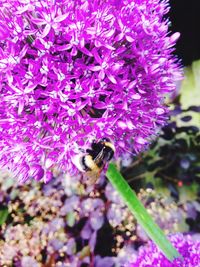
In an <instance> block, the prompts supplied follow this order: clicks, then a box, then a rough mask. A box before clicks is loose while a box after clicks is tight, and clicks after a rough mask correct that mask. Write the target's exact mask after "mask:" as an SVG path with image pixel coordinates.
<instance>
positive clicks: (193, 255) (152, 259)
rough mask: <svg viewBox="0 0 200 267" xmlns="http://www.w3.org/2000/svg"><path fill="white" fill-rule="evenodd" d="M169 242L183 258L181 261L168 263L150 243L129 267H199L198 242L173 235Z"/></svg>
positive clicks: (199, 242)
mask: <svg viewBox="0 0 200 267" xmlns="http://www.w3.org/2000/svg"><path fill="white" fill-rule="evenodd" d="M170 241H171V242H172V244H173V245H174V246H175V247H176V249H177V250H178V251H179V253H180V254H181V255H182V256H183V258H184V259H183V260H181V259H175V260H174V261H173V262H170V261H169V260H168V259H167V258H166V257H165V256H164V255H163V254H162V252H161V251H159V250H158V248H157V247H156V245H154V244H153V243H152V242H151V243H150V245H149V247H142V248H141V249H140V251H139V254H138V257H136V259H135V261H134V262H133V263H131V264H130V265H126V266H129V267H152V266H154V267H158V266H159V267H199V266H200V254H199V251H200V241H199V239H197V240H195V238H194V237H192V236H190V235H186V236H184V235H183V234H175V235H172V236H171V237H170Z"/></svg>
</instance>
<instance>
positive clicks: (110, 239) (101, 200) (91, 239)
mask: <svg viewBox="0 0 200 267" xmlns="http://www.w3.org/2000/svg"><path fill="white" fill-rule="evenodd" d="M0 188H1V189H0V202H1V203H2V204H1V206H0V213H1V214H3V212H4V216H2V217H1V221H0V224H2V225H1V228H0V235H1V236H2V239H1V240H0V251H1V255H0V266H4V265H5V266H11V265H12V264H14V266H22V267H23V266H37V267H38V266H41V265H42V264H43V265H44V264H46V265H48V266H53V265H55V266H58V267H59V266H66V267H67V266H84V264H89V263H91V262H95V266H99V267H100V266H106V267H107V266H113V265H114V264H116V265H118V266H123V264H124V263H125V262H126V261H127V257H129V256H127V255H130V258H131V257H132V255H133V254H136V250H137V248H138V245H142V244H146V242H147V241H148V240H149V239H148V237H147V236H146V234H145V233H144V231H142V230H141V228H140V226H139V225H138V223H137V222H136V220H135V218H134V217H133V216H132V215H131V214H130V212H129V211H128V209H127V207H125V206H124V204H123V203H122V201H121V200H120V198H119V196H118V194H117V192H116V191H115V190H114V188H113V187H112V186H111V185H110V184H104V185H102V186H100V185H99V188H98V190H95V188H94V186H93V188H92V191H91V192H90V193H88V191H86V190H88V188H86V189H84V186H83V184H82V183H80V181H79V179H78V177H77V178H76V179H75V178H70V177H66V176H59V177H57V178H56V179H53V180H52V181H51V182H49V183H48V184H43V183H39V182H35V181H33V180H30V181H29V182H27V183H26V184H25V185H21V186H19V185H18V184H16V183H15V182H14V180H11V179H10V178H9V177H8V176H7V174H4V176H3V174H2V173H0ZM139 198H140V199H141V200H142V201H143V203H144V204H145V206H146V208H147V209H148V210H149V212H150V213H151V214H152V217H153V218H154V219H155V220H156V222H157V223H159V224H160V223H161V225H162V227H163V229H164V231H165V233H169V231H170V232H177V231H183V230H184V231H187V230H188V228H184V229H183V222H184V217H183V215H181V214H183V210H181V208H180V207H179V208H177V207H178V206H176V204H174V203H172V202H171V201H170V200H169V199H167V198H162V199H161V198H160V197H158V194H156V193H155V192H153V191H152V190H147V191H144V190H143V191H141V192H140V194H139ZM3 206H4V210H3V209H2V207H3ZM166 206H168V209H167V210H165V207H166ZM6 207H7V213H6V212H5V209H6ZM6 216H7V217H6ZM2 218H4V219H2ZM158 218H164V219H163V221H161V220H159V219H158ZM2 220H4V222H3V221H2ZM164 222H165V224H164ZM105 244H106V246H105ZM61 263H62V264H61ZM34 264H35V265H34Z"/></svg>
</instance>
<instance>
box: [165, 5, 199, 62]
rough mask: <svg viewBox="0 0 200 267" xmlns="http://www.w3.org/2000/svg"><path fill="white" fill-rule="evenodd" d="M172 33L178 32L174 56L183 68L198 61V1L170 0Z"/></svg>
mask: <svg viewBox="0 0 200 267" xmlns="http://www.w3.org/2000/svg"><path fill="white" fill-rule="evenodd" d="M169 2H170V5H171V10H170V13H169V16H170V20H171V22H172V26H171V30H172V32H176V31H178V32H180V33H181V37H180V39H179V40H178V42H177V46H176V54H177V55H178V57H179V58H181V59H182V64H183V65H184V66H187V65H190V64H191V63H192V61H194V60H196V59H200V38H199V37H200V1H199V0H189V1H188V0H170V1H169Z"/></svg>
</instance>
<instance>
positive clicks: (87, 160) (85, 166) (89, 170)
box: [75, 138, 115, 184]
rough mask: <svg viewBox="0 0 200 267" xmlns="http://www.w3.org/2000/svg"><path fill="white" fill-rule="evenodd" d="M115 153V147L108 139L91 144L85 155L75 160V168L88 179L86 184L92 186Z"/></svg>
mask: <svg viewBox="0 0 200 267" xmlns="http://www.w3.org/2000/svg"><path fill="white" fill-rule="evenodd" d="M114 153H115V146H114V145H113V144H112V143H111V141H110V139H108V138H103V139H101V140H100V141H98V142H93V143H92V145H91V148H90V149H86V154H84V155H82V156H79V157H78V158H77V159H76V162H75V165H76V167H77V168H78V169H79V170H80V171H81V172H83V173H85V175H86V177H87V178H88V184H94V183H95V182H96V181H97V179H98V178H99V176H100V174H101V172H102V170H103V168H104V167H105V165H106V163H107V162H109V161H110V160H111V159H112V157H113V156H114Z"/></svg>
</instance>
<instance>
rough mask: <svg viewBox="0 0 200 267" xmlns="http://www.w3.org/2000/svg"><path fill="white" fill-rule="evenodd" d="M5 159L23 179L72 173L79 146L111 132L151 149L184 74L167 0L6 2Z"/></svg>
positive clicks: (124, 146)
mask: <svg viewBox="0 0 200 267" xmlns="http://www.w3.org/2000/svg"><path fill="white" fill-rule="evenodd" d="M0 9H1V11H0V99H1V107H0V133H1V135H0V150H1V153H0V166H1V167H5V166H7V167H8V168H9V169H10V170H11V171H13V172H14V174H15V175H16V176H18V177H19V179H20V180H21V181H25V180H26V179H28V178H29V177H34V178H35V179H36V180H40V179H44V181H45V182H47V181H49V180H50V179H51V178H52V176H53V174H52V169H54V168H59V169H60V170H62V171H68V172H69V173H73V172H74V171H76V168H75V167H74V165H73V161H72V159H73V157H74V155H75V154H77V153H79V152H80V148H81V149H82V150H84V149H86V148H87V147H88V146H89V145H90V144H91V142H92V141H93V140H99V139H100V138H103V137H105V136H106V137H108V138H110V139H111V140H112V141H113V142H114V144H117V151H116V155H119V154H120V153H121V152H122V151H129V152H136V153H137V152H139V151H141V150H142V149H144V148H145V147H146V146H147V144H148V143H149V141H150V140H151V139H152V136H154V135H155V134H156V133H157V130H158V128H159V127H160V126H162V125H164V124H165V121H166V113H167V108H166V107H165V106H164V105H163V97H164V95H165V94H166V93H169V92H172V91H173V90H174V89H175V82H176V81H177V80H179V79H180V78H181V71H180V67H179V63H178V62H177V59H176V58H175V57H174V56H173V55H172V52H173V51H174V48H173V46H174V45H175V43H176V40H177V39H178V37H179V34H178V33H175V34H173V35H171V34H168V25H169V22H168V20H166V19H164V18H163V16H164V15H165V14H166V13H167V12H168V10H169V5H168V1H165V0H164V1H160V0H154V1H148V0H126V1H125V0H122V1H118V0H110V1H106V0H93V1H91V0H85V1H83V0H76V1H74V0H67V1H53V0H44V1H37V0H27V1H21V0H20V1H19V0H13V1H5V0H3V1H1V3H0Z"/></svg>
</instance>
